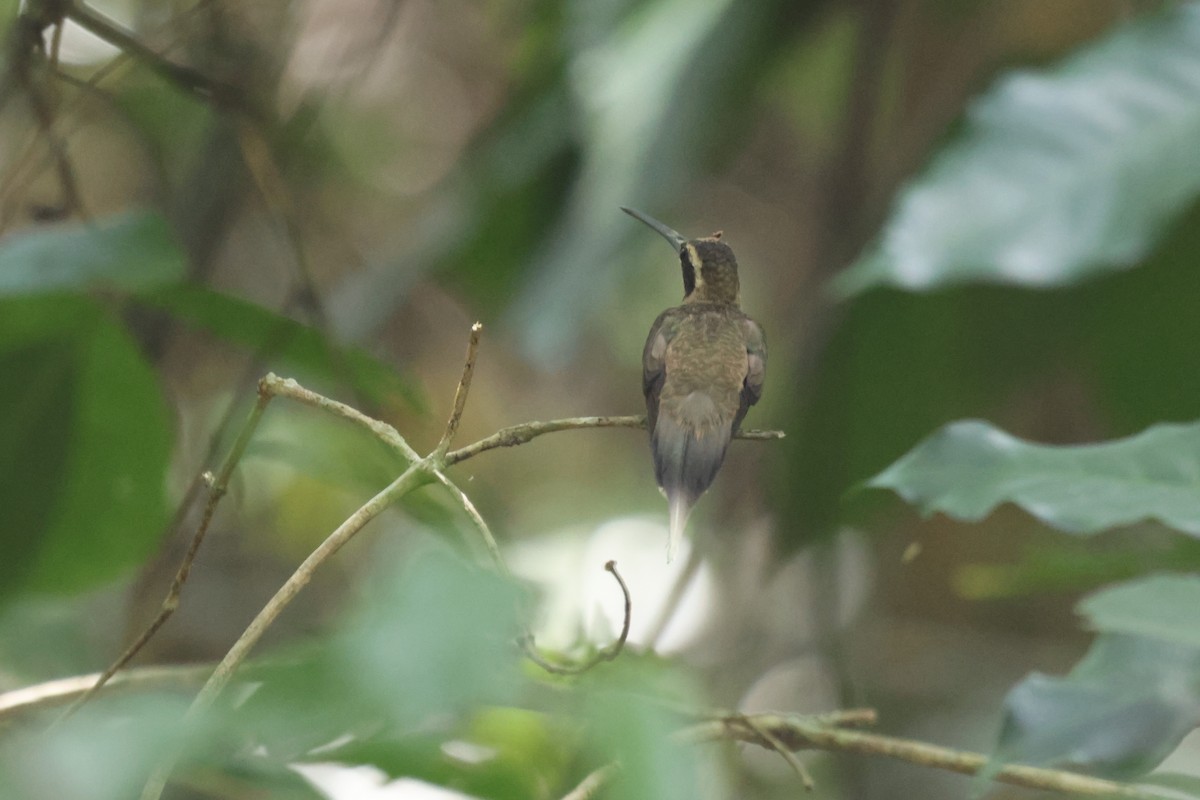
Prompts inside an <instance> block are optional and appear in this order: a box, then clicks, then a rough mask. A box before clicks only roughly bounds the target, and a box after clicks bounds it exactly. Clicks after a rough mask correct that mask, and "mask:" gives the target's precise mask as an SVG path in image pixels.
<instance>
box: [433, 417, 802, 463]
mask: <svg viewBox="0 0 1200 800" xmlns="http://www.w3.org/2000/svg"><path fill="white" fill-rule="evenodd" d="M645 427H646V417H645V415H644V414H637V415H629V416H620V417H614V416H605V417H568V418H566V419H552V420H546V421H540V422H525V423H522V424H520V425H512V426H509V427H507V428H501V429H500V430H498V431H496V432H495V433H493V434H492V435H491V436H487V437H485V438H483V439H480V440H479V441H478V442H475V443H474V444H469V445H467V446H466V447H460V448H458V449H457V450H451V451H450V452H449V453H447V454H446V466H448V467H449V466H453V465H454V464H457V463H458V462H460V461H466V460H467V459H468V458H473V457H474V456H477V455H479V454H480V453H483V452H486V451H488V450H495V449H496V448H497V447H516V446H517V445H521V444H525V443H526V442H528V441H530V440H532V439H535V438H537V437H538V436H542V435H543V434H547V433H557V432H558V431H574V430H583V429H584V428H641V429H645ZM786 435H787V434H785V433H784V432H783V431H760V430H750V431H738V432H737V433H735V434H734V435H733V438H734V439H751V440H754V441H769V440H774V439H782V438H784V436H786Z"/></svg>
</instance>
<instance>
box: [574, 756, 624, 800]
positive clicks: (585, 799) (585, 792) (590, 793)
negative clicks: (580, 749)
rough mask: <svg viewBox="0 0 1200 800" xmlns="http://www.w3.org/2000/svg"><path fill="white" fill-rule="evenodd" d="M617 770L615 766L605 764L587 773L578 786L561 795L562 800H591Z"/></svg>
mask: <svg viewBox="0 0 1200 800" xmlns="http://www.w3.org/2000/svg"><path fill="white" fill-rule="evenodd" d="M617 769H618V767H617V765H616V764H605V765H604V766H603V767H600V768H599V769H597V770H593V771H592V772H589V773H588V775H587V777H586V778H584V779H583V780H582V781H580V782H579V785H578V786H576V787H575V788H574V789H572V790H571V791H569V792H567V793H566V794H565V795H563V798H562V800H592V798H594V797H596V796H597V795H598V793H599V792H600V790H601V789H603V788H604V787H605V786H607V785H608V783H609V781H611V780H612V779H613V776H614V775H616V774H617Z"/></svg>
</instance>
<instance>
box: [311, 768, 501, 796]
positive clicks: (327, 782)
mask: <svg viewBox="0 0 1200 800" xmlns="http://www.w3.org/2000/svg"><path fill="white" fill-rule="evenodd" d="M291 768H292V770H293V771H294V772H296V773H298V774H299V775H300V776H301V777H302V778H304V779H305V780H306V781H308V782H309V783H310V784H312V787H313V788H314V789H316V790H317V791H318V792H320V793H321V794H323V795H325V797H328V798H329V800H477V798H476V797H475V796H474V795H469V794H463V793H462V792H455V791H452V790H450V789H446V788H443V787H441V786H435V785H433V784H432V783H426V782H425V781H419V780H415V779H413V778H399V779H397V780H394V781H389V780H388V776H387V774H386V773H385V772H384V771H383V770H381V769H378V768H377V767H371V766H366V765H355V766H347V765H345V764H336V763H324V764H292V765H291Z"/></svg>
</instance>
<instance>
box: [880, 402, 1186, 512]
mask: <svg viewBox="0 0 1200 800" xmlns="http://www.w3.org/2000/svg"><path fill="white" fill-rule="evenodd" d="M868 485H869V486H872V487H875V488H881V489H892V490H894V491H895V492H896V493H897V494H899V495H900V496H901V497H903V498H904V499H905V500H907V501H908V502H910V503H913V504H915V505H918V506H920V508H921V510H922V511H923V512H924V513H926V514H932V513H934V512H938V511H941V512H943V513H945V514H947V515H949V516H951V517H954V518H955V519H961V520H967V521H977V520H980V519H982V518H983V517H985V516H987V515H988V514H989V513H991V511H992V510H993V509H994V508H995V507H996V506H998V505H999V504H1001V503H1005V502H1011V503H1015V504H1016V505H1018V506H1020V507H1021V508H1023V509H1025V510H1026V511H1028V512H1029V513H1030V514H1032V515H1034V516H1035V517H1037V518H1038V519H1040V520H1042V521H1043V522H1045V523H1047V524H1049V525H1052V526H1054V527H1056V528H1058V529H1060V530H1064V531H1068V532H1071V533H1083V534H1090V533H1097V532H1099V531H1102V530H1105V529H1107V528H1112V527H1116V526H1118V525H1128V524H1131V523H1134V522H1138V521H1140V520H1144V519H1154V520H1158V521H1160V522H1162V523H1163V524H1165V525H1169V526H1171V527H1173V528H1175V529H1177V530H1180V531H1183V532H1185V533H1190V534H1192V535H1200V424H1192V425H1158V426H1155V427H1153V428H1149V429H1148V430H1146V431H1145V432H1143V433H1141V434H1139V435H1137V436H1135V437H1131V438H1128V439H1121V440H1117V441H1112V442H1106V443H1102V444H1092V445H1080V446H1075V447H1051V446H1047V445H1037V444H1030V443H1028V442H1023V441H1021V440H1019V439H1017V438H1015V437H1013V436H1010V435H1009V434H1007V433H1005V432H1003V431H1001V430H998V429H996V428H994V427H992V426H990V425H988V424H987V423H985V422H980V421H978V420H966V421H962V422H955V423H952V424H950V425H947V426H946V427H945V428H943V429H942V430H940V431H938V432H937V433H935V434H934V435H933V436H931V437H929V438H928V439H926V440H925V441H924V442H922V443H921V444H919V445H918V446H917V447H916V448H914V449H913V450H912V451H911V452H909V453H908V454H907V455H905V456H904V457H903V458H901V459H900V460H899V461H897V462H896V463H894V464H893V465H892V466H890V467H888V468H887V469H886V470H884V471H883V472H882V473H880V474H879V475H876V476H875V477H874V478H872V479H871V480H870V481H869V482H868Z"/></svg>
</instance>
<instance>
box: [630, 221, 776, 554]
mask: <svg viewBox="0 0 1200 800" xmlns="http://www.w3.org/2000/svg"><path fill="white" fill-rule="evenodd" d="M621 210H622V211H624V212H625V213H626V214H628V215H629V216H631V217H633V218H634V219H637V220H641V221H642V222H644V223H646V224H647V225H649V226H650V227H651V228H653V229H654V230H656V231H658V232H659V233H660V234H661V235H662V236H663V238H665V239H666V240H667V241H668V242H670V243H671V246H672V247H673V248H675V251H676V252H677V253H679V263H680V266H681V267H682V268H683V303H682V304H680V305H678V306H675V307H674V308H668V309H667V310H666V311H664V312H663V313H661V314H659V315H658V319H656V320H655V321H654V325H653V327H651V328H650V336H649V338H647V339H646V348H645V350H643V351H642V392H643V393H644V394H645V395H646V426H647V428H649V430H650V450H651V452H652V453H653V455H654V477H655V478H656V479H657V480H658V486H659V488H660V489H662V491H663V494H665V495H666V496H667V504H668V507H669V509H670V526H671V532H670V539H669V540H668V542H667V560H668V561H669V560H671V558H672V557H673V556H674V554H675V550H676V548H677V547H678V546H679V541H680V539H681V538H682V537H683V529H684V526H685V525H686V524H687V519H688V515H689V514H690V513H691V511H692V506H694V505H695V504H696V501H697V500H699V499H700V495H702V494H704V492H705V491H706V490H707V489H708V487H709V486H711V485H712V482H713V478H715V477H716V476H717V470H718V469H720V468H721V462H722V461H724V460H725V448H726V447H728V446H729V440H730V439H731V438H732V437H733V434H734V432H735V431H736V430H737V429H738V426H739V425H741V423H742V418H743V417H745V416H746V411H747V410H749V408H750V406H752V405H754V404H755V403H757V402H758V398H759V397H761V396H762V385H763V376H764V375H765V373H766V367H767V342H766V339H765V338H764V336H763V329H762V327H761V326H760V325H759V324H758V323H757V322H755V321H754V320H752V319H750V317H748V316H746V315H745V314H744V313H742V309H741V307H740V306H739V300H740V297H739V294H740V292H739V287H738V271H737V259H735V258H734V257H733V250H731V249H730V247H729V245H727V244H725V243H724V242H722V241H721V233H720V231H718V232H717V233H714V234H713V235H712V236H706V237H705V238H703V239H685V238H684V237H683V236H681V235H680V234H678V233H676V232H675V231H673V230H671V229H670V228H668V227H667V226H666V225H664V224H662V223H661V222H659V221H658V220H656V219H654V218H652V217H649V216H647V215H646V214H643V213H641V212H640V211H635V210H634V209H632V208H622V209H621Z"/></svg>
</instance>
